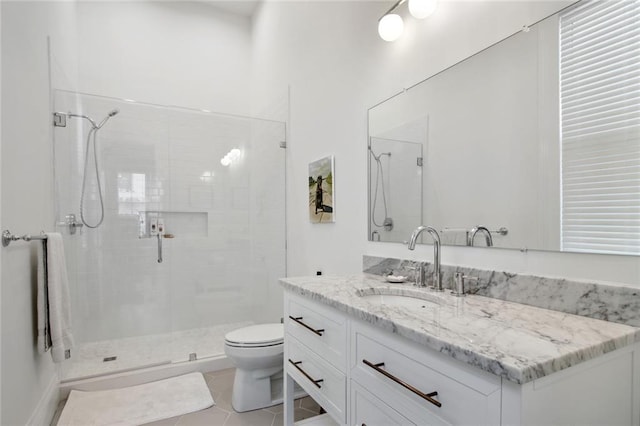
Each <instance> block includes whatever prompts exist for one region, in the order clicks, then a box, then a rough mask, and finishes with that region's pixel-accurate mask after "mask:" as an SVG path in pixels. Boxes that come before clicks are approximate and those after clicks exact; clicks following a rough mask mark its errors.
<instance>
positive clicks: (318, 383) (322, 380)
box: [289, 358, 324, 388]
mask: <svg viewBox="0 0 640 426" xmlns="http://www.w3.org/2000/svg"><path fill="white" fill-rule="evenodd" d="M289 362H290V363H291V365H293V366H294V367H295V368H296V369H298V371H299V372H301V373H302V375H303V376H304V377H306V378H307V379H309V380H310V381H311V383H313V384H314V385H316V386H317V387H318V388H320V387H321V386H320V383H322V382H324V379H318V380H316V379H314V378H313V377H311V376H310V375H309V373H307V372H306V371H304V370H303V369H302V367H300V365H299V364H302V361H297V362H294V361H291V358H289Z"/></svg>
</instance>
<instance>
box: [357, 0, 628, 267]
mask: <svg viewBox="0 0 640 426" xmlns="http://www.w3.org/2000/svg"><path fill="white" fill-rule="evenodd" d="M639 40H640V2H637V1H635V2H626V1H611V2H584V1H583V2H579V3H576V4H574V5H572V6H570V7H568V8H566V9H563V10H562V11H560V12H558V13H557V14H555V15H553V16H550V17H548V18H547V19H544V20H542V21H540V22H538V23H536V24H535V25H532V26H530V27H526V28H524V29H523V30H522V31H520V32H518V33H516V34H514V35H513V36H511V37H509V38H507V39H505V40H503V41H502V42H500V43H498V44H495V45H493V46H491V47H489V48H487V49H485V50H483V51H481V52H479V53H477V54H475V55H473V56H471V57H469V58H467V59H465V60H463V61H462V62H460V63H458V64H456V65H455V66H453V67H451V68H448V69H447V70H445V71H443V72H440V73H438V74H436V75H434V76H432V77H429V78H427V79H426V80H424V81H422V82H421V83H419V84H416V85H415V86H413V87H411V88H410V89H407V90H403V91H402V92H399V93H398V94H397V95H395V96H393V97H391V98H389V99H388V100H386V101H384V102H382V103H380V104H378V105H376V106H374V107H373V108H371V109H370V110H369V140H370V147H374V146H375V144H376V143H377V141H378V140H380V139H381V138H384V139H393V140H398V139H400V140H409V141H413V142H415V143H418V144H420V145H421V146H422V151H423V152H424V157H423V158H424V165H423V168H424V170H423V171H422V172H423V173H422V177H421V179H423V181H422V185H423V190H422V192H421V201H419V202H420V203H421V206H422V208H416V207H415V206H414V207H411V208H405V207H404V206H403V207H402V209H397V208H396V209H395V210H393V211H392V212H391V213H390V215H391V217H392V218H393V225H394V226H393V229H394V231H395V230H396V229H405V230H408V232H406V231H405V232H394V231H392V232H386V233H385V231H384V230H380V228H377V227H375V224H374V223H373V220H370V230H371V232H373V231H375V230H377V231H378V232H379V233H380V235H381V238H380V241H394V242H402V241H404V240H406V239H407V238H408V236H409V235H410V233H411V230H412V229H414V228H415V227H416V226H418V225H420V224H422V223H428V224H430V225H432V226H434V227H435V228H436V229H438V231H440V232H441V234H442V243H443V244H450V245H451V244H455V245H471V244H470V242H471V239H470V238H469V236H470V234H471V233H472V232H473V231H474V229H479V228H482V227H484V228H486V229H487V230H488V231H489V234H490V236H486V234H487V232H486V231H483V233H484V235H482V234H481V235H477V236H476V238H475V239H474V241H472V242H473V245H474V246H487V245H491V246H493V247H501V248H516V249H523V248H527V249H535V250H549V251H572V252H590V253H608V254H631V255H640V55H639V54H638V51H639V50H640V41H639ZM374 151H375V153H376V155H378V154H379V153H381V152H393V151H392V150H391V149H390V148H387V147H383V146H380V147H376V148H374ZM393 159H394V157H393V155H392V157H391V161H393ZM372 161H373V163H372ZM383 164H384V163H383ZM375 172H376V167H375V161H374V160H373V158H372V157H371V156H370V173H369V188H370V196H371V197H372V198H371V200H374V197H375V195H376V191H375V184H376V175H375ZM407 174H409V173H407ZM385 179H386V176H385ZM399 179H400V177H399V176H395V180H396V181H395V182H394V187H395V188H397V189H396V190H395V191H396V193H394V194H393V197H394V199H395V200H402V201H401V202H405V201H406V200H416V198H417V197H416V194H415V192H414V191H415V187H416V185H415V183H413V181H407V182H398V180H399ZM386 195H387V198H388V195H389V193H387V194H386ZM378 196H379V195H378ZM373 204H374V203H373V202H370V207H371V210H370V218H373V216H374V215H373V213H374V212H373ZM378 204H379V202H378V203H376V208H379V207H377V206H378ZM397 210H402V211H407V210H411V213H416V212H420V211H422V215H421V216H419V215H412V216H411V217H402V216H401V215H398V214H397ZM382 215H383V213H382V212H380V211H377V212H376V216H375V218H376V221H378V220H379V218H380V217H381V216H382ZM405 220H406V221H409V222H408V223H405V222H404V221H405ZM385 237H386V238H385ZM370 239H372V240H373V237H372V233H370Z"/></svg>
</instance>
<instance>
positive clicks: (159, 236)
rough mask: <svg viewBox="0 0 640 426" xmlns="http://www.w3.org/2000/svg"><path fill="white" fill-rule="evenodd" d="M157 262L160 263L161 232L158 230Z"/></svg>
mask: <svg viewBox="0 0 640 426" xmlns="http://www.w3.org/2000/svg"><path fill="white" fill-rule="evenodd" d="M157 237H158V263H162V234H161V233H159V232H158V234H157Z"/></svg>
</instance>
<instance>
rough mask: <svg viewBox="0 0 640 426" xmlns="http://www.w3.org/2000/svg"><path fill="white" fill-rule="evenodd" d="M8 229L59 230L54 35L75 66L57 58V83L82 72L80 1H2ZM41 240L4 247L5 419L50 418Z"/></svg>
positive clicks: (53, 377)
mask: <svg viewBox="0 0 640 426" xmlns="http://www.w3.org/2000/svg"><path fill="white" fill-rule="evenodd" d="M1 8H2V113H3V114H2V154H1V158H2V179H1V180H2V201H1V202H2V212H1V215H2V229H10V230H11V231H13V232H14V233H18V234H23V233H38V232H40V230H52V228H53V191H52V179H51V178H52V168H51V165H52V159H51V154H52V150H51V139H50V131H51V126H50V125H49V123H50V122H51V117H50V115H49V113H50V112H49V111H50V110H49V72H48V67H49V65H48V54H47V35H50V36H51V45H52V47H54V48H56V50H57V51H58V59H59V60H61V61H62V63H66V64H67V70H66V74H65V73H63V72H62V71H61V69H60V67H59V63H54V64H52V73H51V77H52V79H53V80H55V81H60V80H63V79H65V78H68V77H70V78H72V79H73V73H74V61H75V59H74V55H73V53H74V52H75V41H74V32H75V23H74V5H73V4H72V3H65V2H42V3H39V2H30V3H27V2H2V4H1ZM36 244H38V243H36V242H33V243H26V242H16V243H13V244H12V245H11V246H10V247H7V248H2V249H1V250H2V284H1V285H0V288H1V292H2V307H1V316H2V320H1V323H2V332H1V336H2V337H1V343H2V344H1V346H2V354H1V361H2V365H1V371H2V400H1V402H0V404H1V407H0V411H1V413H2V414H1V419H0V423H2V424H3V425H23V424H27V423H28V422H34V423H42V422H45V421H49V418H50V416H51V415H52V414H53V410H54V409H55V406H56V404H57V400H56V396H57V394H56V385H57V381H58V380H57V374H56V369H55V366H54V364H53V363H52V361H51V355H50V354H49V353H47V354H45V355H39V354H38V352H37V349H36V346H35V342H36V326H35V321H36V319H35V264H36Z"/></svg>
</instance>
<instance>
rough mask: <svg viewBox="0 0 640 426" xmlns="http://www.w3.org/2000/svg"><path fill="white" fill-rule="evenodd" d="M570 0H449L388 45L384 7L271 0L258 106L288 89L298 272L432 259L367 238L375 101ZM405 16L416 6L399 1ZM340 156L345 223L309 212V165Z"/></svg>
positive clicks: (258, 42) (546, 259) (598, 262)
mask: <svg viewBox="0 0 640 426" xmlns="http://www.w3.org/2000/svg"><path fill="white" fill-rule="evenodd" d="M570 3H571V2H567V1H563V2H534V3H522V2H441V3H440V6H439V9H438V11H437V12H436V14H435V15H433V16H432V17H431V18H429V19H428V20H427V21H417V20H414V19H412V18H407V19H406V20H405V31H406V32H405V35H404V36H403V38H402V39H401V40H398V41H396V42H395V43H385V42H383V41H382V40H380V39H379V37H378V35H377V31H376V22H377V19H378V18H379V17H380V16H381V15H382V14H383V13H384V12H385V11H386V9H387V7H388V5H387V4H386V3H377V2H304V3H298V2H295V3H291V2H268V3H266V4H265V5H264V6H263V7H262V8H261V9H260V11H259V14H258V15H257V17H256V18H255V26H254V34H253V36H254V49H255V50H256V52H255V62H254V70H253V71H254V73H255V76H256V78H255V80H254V81H255V83H256V88H255V90H254V92H253V93H254V94H255V95H256V96H257V101H256V102H257V103H256V105H257V106H256V107H257V108H260V105H261V102H262V103H268V102H269V101H268V99H269V98H270V97H272V96H276V95H277V93H278V92H279V90H282V87H286V86H287V85H289V86H290V101H291V104H290V107H291V116H290V120H289V128H288V130H289V149H288V155H289V157H288V170H287V171H288V183H289V188H288V198H287V204H288V206H287V207H288V212H287V217H288V243H289V246H288V248H289V249H288V256H289V274H290V275H306V274H312V273H314V272H315V271H316V270H318V269H323V270H324V272H325V273H329V274H341V273H351V272H357V271H359V270H360V269H361V256H362V254H363V253H364V254H370V255H379V256H393V257H402V258H413V259H431V256H432V254H431V247H430V246H425V247H419V248H417V249H416V250H415V252H409V251H408V250H407V249H406V247H405V246H403V245H401V244H385V243H370V242H367V197H366V193H367V186H366V174H367V168H366V161H367V152H366V141H367V128H366V125H367V123H366V112H367V108H369V107H371V106H372V105H374V104H376V103H378V102H379V101H381V100H383V99H385V98H386V97H388V96H390V95H392V94H394V93H397V92H398V91H400V90H401V89H402V88H403V87H409V86H411V85H412V84H414V83H415V82H417V81H420V80H422V79H424V78H425V77H427V76H429V75H431V74H433V73H435V72H437V71H439V70H442V69H444V68H446V67H447V66H450V65H452V64H454V63H456V62H458V61H459V60H460V59H463V58H465V57H466V56H468V55H469V54H472V53H474V52H476V51H477V50H479V49H481V48H484V47H486V46H488V45H490V44H492V43H494V42H496V41H498V40H500V39H502V38H504V37H506V36H508V35H510V34H512V33H514V32H516V31H518V30H519V29H521V28H522V26H523V25H529V24H532V23H534V22H536V21H538V20H540V19H542V18H544V17H545V16H547V15H549V14H551V13H554V12H556V11H557V10H559V9H561V8H562V7H564V6H566V5H568V4H570ZM401 11H402V13H403V14H404V15H407V13H406V9H401ZM327 154H333V155H335V156H336V197H337V199H336V223H335V224H331V225H312V224H310V223H309V222H308V219H307V217H306V214H305V213H306V210H305V205H306V188H305V185H306V168H307V164H308V163H309V162H310V161H313V160H314V159H316V158H319V157H321V156H322V155H327ZM443 263H446V264H460V265H466V266H474V267H479V268H485V269H489V268H493V269H498V270H506V271H512V272H521V273H531V274H539V275H545V276H565V277H569V278H574V279H592V280H601V281H613V282H622V283H630V284H632V285H640V283H639V281H640V261H639V260H638V258H637V257H616V256H599V255H576V254H566V253H562V254H560V253H546V252H528V253H520V252H519V251H513V250H497V249H494V250H487V249H470V248H465V247H445V249H444V250H443Z"/></svg>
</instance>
